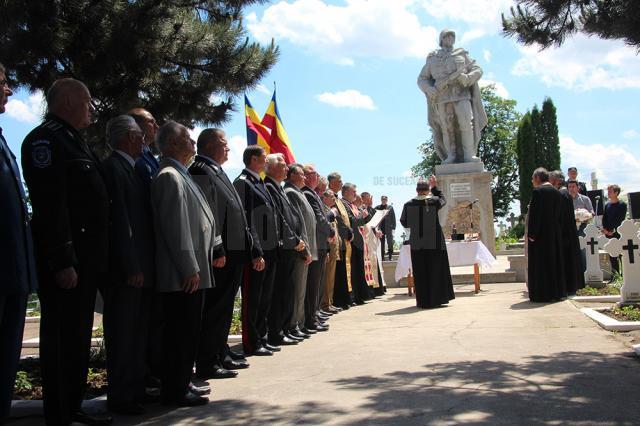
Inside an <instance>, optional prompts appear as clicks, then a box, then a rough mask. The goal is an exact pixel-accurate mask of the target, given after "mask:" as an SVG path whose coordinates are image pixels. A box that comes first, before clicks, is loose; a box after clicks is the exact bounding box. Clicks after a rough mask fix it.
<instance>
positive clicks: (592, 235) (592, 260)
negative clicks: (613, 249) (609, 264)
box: [579, 223, 608, 284]
mask: <svg viewBox="0 0 640 426" xmlns="http://www.w3.org/2000/svg"><path fill="white" fill-rule="evenodd" d="M584 232H585V235H584V237H579V240H580V248H581V249H584V250H585V252H586V258H587V269H586V271H584V280H585V282H586V283H595V284H602V279H603V275H602V269H600V254H599V251H600V248H601V247H603V246H604V245H605V244H606V243H607V241H608V238H607V237H605V236H604V235H602V234H601V233H600V231H598V228H596V226H595V225H594V224H593V223H590V224H588V225H587V227H586V228H585V229H584Z"/></svg>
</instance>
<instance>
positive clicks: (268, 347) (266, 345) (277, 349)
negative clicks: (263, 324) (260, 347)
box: [264, 343, 281, 352]
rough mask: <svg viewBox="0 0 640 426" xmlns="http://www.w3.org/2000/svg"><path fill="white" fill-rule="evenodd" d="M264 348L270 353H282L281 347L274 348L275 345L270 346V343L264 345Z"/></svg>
mask: <svg viewBox="0 0 640 426" xmlns="http://www.w3.org/2000/svg"><path fill="white" fill-rule="evenodd" d="M264 347H265V349H267V350H269V351H271V352H280V351H281V349H280V348H279V347H277V346H273V345H270V344H268V343H266V344H265V345H264Z"/></svg>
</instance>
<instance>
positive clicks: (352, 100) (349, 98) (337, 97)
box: [316, 89, 376, 110]
mask: <svg viewBox="0 0 640 426" xmlns="http://www.w3.org/2000/svg"><path fill="white" fill-rule="evenodd" d="M316 99H317V100H319V101H320V102H323V103H325V104H329V105H331V106H334V107H336V108H352V109H368V110H374V109H376V106H375V104H374V103H373V99H371V97H369V96H367V95H363V94H362V93H360V92H359V91H357V90H353V89H349V90H344V91H342V92H335V93H330V92H325V93H321V94H319V95H316Z"/></svg>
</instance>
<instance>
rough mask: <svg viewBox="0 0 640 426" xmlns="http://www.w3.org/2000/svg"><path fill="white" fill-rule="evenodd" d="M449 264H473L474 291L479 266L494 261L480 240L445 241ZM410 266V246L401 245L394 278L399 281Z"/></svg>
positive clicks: (477, 286)
mask: <svg viewBox="0 0 640 426" xmlns="http://www.w3.org/2000/svg"><path fill="white" fill-rule="evenodd" d="M447 255H448V257H449V266H470V265H473V283H474V285H475V292H476V293H478V292H479V291H480V266H491V265H493V264H494V263H495V262H496V258H495V257H493V255H492V254H491V252H490V251H489V249H487V247H486V246H485V245H484V244H483V243H482V241H480V240H475V241H456V242H447ZM410 270H412V267H411V247H410V246H409V245H408V244H407V245H403V246H402V247H401V248H400V254H399V256H398V264H397V265H396V273H395V278H396V281H400V280H401V279H402V278H404V277H406V276H407V275H408V274H409V272H410Z"/></svg>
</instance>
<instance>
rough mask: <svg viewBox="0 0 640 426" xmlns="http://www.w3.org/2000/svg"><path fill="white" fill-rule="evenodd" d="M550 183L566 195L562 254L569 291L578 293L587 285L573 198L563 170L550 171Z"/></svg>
mask: <svg viewBox="0 0 640 426" xmlns="http://www.w3.org/2000/svg"><path fill="white" fill-rule="evenodd" d="M549 183H551V185H553V186H554V187H555V188H556V189H557V190H558V191H560V194H561V195H562V196H563V197H564V210H565V213H564V219H565V224H564V225H563V226H562V243H563V249H562V255H563V259H564V272H565V279H566V287H567V293H568V294H570V295H573V294H576V291H578V289H581V288H584V286H585V283H584V271H583V269H582V258H581V255H582V254H581V253H582V250H581V249H580V240H579V239H578V229H577V228H576V219H575V213H574V210H573V199H572V198H571V195H570V194H569V191H568V190H567V188H566V186H565V179H564V174H563V173H562V171H560V170H555V171H553V172H550V173H549Z"/></svg>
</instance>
